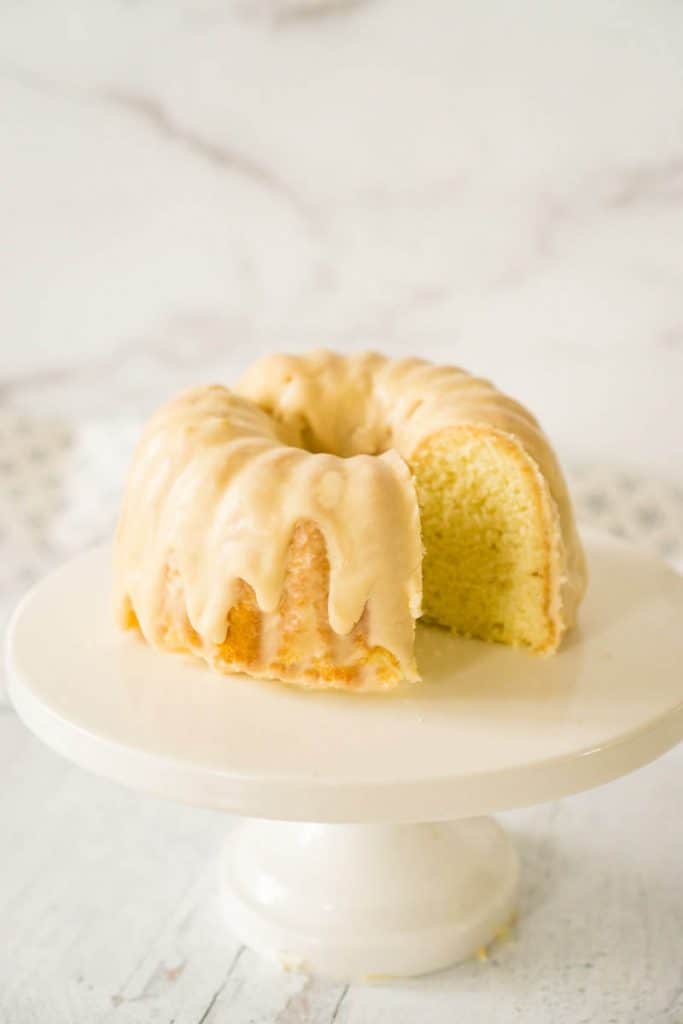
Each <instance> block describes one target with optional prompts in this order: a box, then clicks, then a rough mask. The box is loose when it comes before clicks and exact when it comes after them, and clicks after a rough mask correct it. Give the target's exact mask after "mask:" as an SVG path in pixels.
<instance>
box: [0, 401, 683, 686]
mask: <svg viewBox="0 0 683 1024" xmlns="http://www.w3.org/2000/svg"><path fill="white" fill-rule="evenodd" d="M140 425H141V424H140V423H139V422H137V421H133V420H130V419H123V418H121V419H118V418H114V417H107V418H103V419H95V418H91V419H89V420H86V421H79V422H78V423H75V422H71V421H69V420H67V419H65V418H63V417H57V416H54V417H52V418H43V419H41V418H36V417H27V416H20V415H16V414H13V413H8V414H4V415H2V416H0V633H1V634H4V626H5V623H6V621H7V619H8V617H9V614H10V613H11V610H12V608H13V607H14V605H15V604H16V602H17V600H18V598H19V597H20V596H21V594H22V593H23V592H25V591H26V590H27V589H28V587H29V586H30V585H31V584H32V583H33V582H34V581H35V580H37V579H38V578H39V577H40V576H42V575H43V574H44V573H45V572H47V571H49V570H50V569H51V568H53V567H54V566H56V565H59V563H60V562H63V561H64V560H65V559H67V558H68V557H69V556H71V555H73V554H74V553H76V552H78V551H80V550H82V549H84V548H87V547H89V546H91V545H93V544H96V543H98V542H100V541H104V540H106V539H107V538H108V537H109V536H111V533H112V530H113V527H114V523H115V520H116V514H117V511H118V506H119V501H120V496H121V492H122V487H123V482H124V478H125V473H126V469H127V466H128V464H129V461H130V458H131V454H132V450H133V446H134V444H135V440H136V438H137V436H138V433H139V430H140ZM570 484H571V489H572V494H573V496H574V501H575V504H576V507H577V511H578V516H579V522H580V523H582V524H586V525H591V526H598V527H601V528H602V529H604V530H608V531H610V532H611V533H614V534H616V535H617V536H620V537H625V538H627V539H629V540H632V541H634V542H636V543H638V544H641V545H643V546H644V547H646V548H648V549H649V550H651V551H652V552H654V553H655V554H658V555H660V556H661V557H662V558H665V559H668V560H669V561H670V562H672V563H673V564H674V565H676V566H677V568H678V569H679V570H681V571H683V490H680V489H678V488H676V487H673V486H672V485H671V484H667V483H664V482H661V481H654V480H646V479H642V478H640V477H637V476H634V475H630V474H628V473H623V472H617V471H615V470H612V469H610V468H609V467H606V466H598V465H596V466H584V467H575V468H574V469H573V470H572V471H571V472H570ZM1 686H2V681H1V679H0V690H1ZM1 697H2V694H1V692H0V699H1Z"/></svg>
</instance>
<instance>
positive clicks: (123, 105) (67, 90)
mask: <svg viewBox="0 0 683 1024" xmlns="http://www.w3.org/2000/svg"><path fill="white" fill-rule="evenodd" d="M0 78H2V79H4V80H5V81H9V82H12V83H14V84H16V85H19V86H23V87H24V88H28V89H31V90H32V91H34V92H39V93H41V94H43V95H47V96H53V97H59V98H62V99H68V100H72V101H79V102H83V103H96V104H99V105H100V106H105V107H109V108H112V109H116V110H120V111H123V112H124V113H127V114H128V115H130V116H133V117H135V118H136V119H137V120H138V121H140V122H141V123H143V124H145V125H146V126H147V127H149V128H151V129H152V130H153V131H154V132H155V133H156V135H157V136H158V137H159V138H163V139H166V140H168V141H169V142H171V143H173V144H175V145H178V146H182V147H183V148H184V149H185V150H186V151H187V152H189V153H191V154H192V155H193V156H195V157H196V158H198V159H200V160H202V161H204V163H206V164H208V165H209V166H211V167H213V168H214V169H216V170H218V171H220V172H228V173H229V174H234V175H237V176H238V177H240V178H242V179H243V180H244V181H246V182H248V183H249V184H251V185H253V186H255V187H257V188H260V189H262V190H264V191H266V192H267V193H269V194H270V195H271V196H273V197H274V198H278V199H279V200H280V201H283V202H285V203H286V204H287V205H288V207H289V208H290V210H291V211H292V212H293V213H294V214H295V215H296V216H297V218H298V219H299V221H301V222H302V223H303V224H304V225H305V226H306V227H307V228H308V229H309V230H311V231H313V232H315V233H320V230H321V223H320V218H319V216H318V213H317V211H316V210H315V209H313V207H312V206H311V205H310V204H309V203H307V202H306V201H305V200H304V199H303V198H302V197H301V196H300V195H299V194H298V192H297V191H296V189H294V188H293V186H292V185H291V184H289V183H288V182H287V181H285V180H284V179H283V178H281V177H280V176H279V175H278V174H276V173H275V172H274V171H273V170H272V169H271V168H269V167H268V166H267V165H266V164H263V163H260V162H259V161H258V160H256V159H255V158H253V157H251V156H250V155H249V154H247V153H243V152H242V151H240V150H239V149H237V148H235V147H231V146H228V145H226V144H221V143H218V142H214V141H212V140H210V139H207V138H204V137H203V136H202V135H201V134H200V133H199V132H197V131H193V130H192V129H191V128H189V127H187V126H186V125H182V124H180V123H178V122H176V121H175V120H174V119H173V118H172V117H171V116H170V114H169V112H168V110H167V109H166V107H165V106H164V105H163V103H161V101H159V100H157V99H155V98H153V97H150V96H144V95H141V94H138V93H135V92H131V91H128V90H125V89H119V88H115V87H114V86H110V85H94V86H80V85H76V84H74V83H72V82H62V81H57V80H56V79H53V78H49V77H47V76H46V75H43V74H41V73H40V72H37V71H34V70H31V69H29V68H19V67H16V66H14V65H11V64H8V63H3V64H0Z"/></svg>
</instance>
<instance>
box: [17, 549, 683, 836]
mask: <svg viewBox="0 0 683 1024" xmlns="http://www.w3.org/2000/svg"><path fill="white" fill-rule="evenodd" d="M586 540H587V548H588V556H589V566H590V572H591V583H590V587H589V591H588V595H587V597H586V600H585V602H584V604H583V606H582V608H581V615H580V625H579V626H578V627H577V628H576V629H574V630H573V631H572V633H571V634H570V635H569V636H568V638H567V640H566V642H565V644H564V645H563V648H562V650H561V651H560V653H559V654H558V655H556V656H555V657H550V658H539V657H533V656H531V655H529V654H526V653H525V652H522V651H517V650H512V649H510V648H506V647H500V646H494V645H487V644H482V643H478V642H477V641H471V640H463V639H460V638H458V637H454V636H451V635H450V634H448V633H446V632H445V631H444V630H441V629H438V628H427V627H418V636H417V653H418V664H419V666H420V670H421V672H422V674H423V682H422V683H420V684H416V685H413V686H410V687H409V686H406V687H402V688H400V689H399V690H397V691H395V692H393V693H391V694H387V695H376V696H361V695H352V694H343V693H330V692H326V693H316V692H311V691H303V690H298V689H295V688H292V687H287V686H283V685H281V684H277V683H270V682H259V681H255V680H252V679H248V678H246V677H244V676H238V675H234V676H220V675H217V674H214V673H212V672H210V671H209V670H208V669H206V668H205V667H203V666H202V665H200V664H197V663H194V662H191V661H188V660H185V659H183V658H181V657H175V656H171V655H163V654H159V653H157V652H155V651H153V650H151V649H150V648H149V647H147V646H146V645H145V644H144V643H143V642H141V641H140V640H139V639H137V638H136V637H135V636H133V635H131V634H123V633H121V632H119V630H118V629H117V628H116V627H115V625H114V624H113V622H112V617H111V613H110V607H109V594H110V568H109V563H110V552H109V549H98V550H95V551H91V552H88V553H87V554H85V555H82V556H81V557H79V558H76V559H75V560H74V561H72V562H69V563H68V564H66V565H64V566H63V567H62V568H61V569H59V570H57V571H56V572H54V573H52V575H50V576H48V577H47V578H46V579H44V580H43V581H42V582H40V583H39V584H38V585H37V586H36V587H34V588H33V589H32V590H31V591H30V592H29V593H28V595H27V596H26V597H25V598H24V600H23V601H22V603H21V604H20V606H19V607H18V609H17V611H16V612H15V614H14V617H13V619H12V622H11V625H10V628H9V631H8V646H7V664H8V675H9V686H10V696H11V699H12V701H13V703H14V705H15V707H16V709H17V711H18V713H19V715H20V716H21V717H22V718H23V719H24V721H25V723H26V724H27V726H28V727H29V728H30V729H32V730H33V732H35V733H36V734H37V735H38V736H39V737H40V738H41V739H42V740H44V741H45V742H46V743H47V744H48V745H49V746H51V747H53V748H54V749H55V750H57V751H58V752H59V753H61V754H63V755H64V756H65V757H67V758H70V759H71V760H73V761H75V762H76V763H78V764H80V765H81V766H83V767H84V768H88V769H90V770H92V771H94V772H97V773H99V774H101V775H104V776H108V777H110V778H113V779H116V780H118V781H120V782H123V783H126V784H128V785H131V786H134V787H139V788H141V789H145V790H148V791H150V792H153V793H156V794H158V795H160V796H163V797H168V798H171V799H176V800H182V801H185V802H188V803H193V804H200V805H205V806H209V807H215V808H221V809H224V810H229V811H233V812H236V813H240V814H245V815H249V816H254V817H264V818H268V817H270V818H280V819H283V820H303V821H320V822H347V823H348V822H359V823H360V822H378V823H379V822H409V821H436V820H443V819H449V818H457V817H464V816H469V815H476V814H484V813H489V812H491V811H497V810H504V809H507V808H511V807H519V806H523V805H528V804H532V803H536V802H538V801H542V800H548V799H551V798H554V797H558V796H562V795H565V794H568V793H572V792H577V791H579V790H581V789H586V788H588V787H590V786H595V785H599V784H600V783H603V782H606V781H608V780H610V779H613V778H616V777H617V776H619V775H622V774H624V773H626V772H628V771H631V770H633V769H635V768H638V767H639V766H640V765H642V764H645V763H646V762H648V761H650V760H652V759H654V758H655V757H657V756H658V755H659V754H661V753H663V752H664V751H665V750H667V749H668V748H670V747H672V746H673V745H674V744H675V743H677V742H678V741H679V740H680V739H681V738H683V578H681V577H679V576H678V575H676V574H675V573H674V572H673V571H672V570H671V569H669V568H668V567H667V566H666V565H664V564H663V563H661V562H659V561H658V560H656V559H654V558H652V557H651V556H649V555H647V554H644V553H643V552H641V551H639V550H637V549H634V548H631V547H629V546H627V545H625V544H623V543H621V542H618V541H615V540H613V539H610V538H608V537H605V536H603V535H600V534H596V533H588V534H587V536H586Z"/></svg>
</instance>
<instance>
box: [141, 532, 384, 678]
mask: <svg viewBox="0 0 683 1024" xmlns="http://www.w3.org/2000/svg"><path fill="white" fill-rule="evenodd" d="M329 582H330V566H329V560H328V557H327V550H326V545H325V538H324V537H323V534H322V532H321V530H320V529H319V528H318V527H317V526H316V524H315V523H312V522H310V521H301V522H298V523H297V524H296V526H295V529H294V533H293V535H292V539H291V542H290V544H289V549H288V552H287V559H286V571H285V582H284V587H283V590H282V596H281V598H280V602H279V605H278V608H277V610H276V611H275V612H272V613H263V612H261V611H260V610H259V608H258V605H257V603H256V598H255V596H254V591H253V590H252V588H251V587H250V586H249V585H248V584H247V583H245V582H244V580H240V581H239V587H238V597H237V601H236V602H235V604H234V605H233V606H232V608H231V609H230V612H229V614H228V628H227V634H226V637H225V640H224V642H223V643H221V644H209V643H206V642H205V641H202V638H201V637H200V636H199V634H198V633H197V632H196V631H195V630H194V629H193V628H192V626H191V624H190V620H189V618H188V614H187V608H186V604H185V596H184V594H183V590H182V583H181V581H180V577H179V575H178V574H177V572H174V571H173V570H172V569H171V568H169V570H168V574H167V580H166V586H165V588H164V593H163V598H162V602H161V607H160V608H159V609H158V616H157V619H156V621H157V628H155V630H154V632H153V634H151V635H148V636H145V639H146V640H147V641H148V642H149V643H151V644H153V646H155V647H157V648H159V649H160V650H164V651H170V652H175V653H181V654H191V655H194V656H195V657H199V658H202V659H203V660H204V661H206V662H208V663H209V664H210V665H212V666H213V667H214V668H216V669H218V670H219V671H221V672H241V671H244V672H248V673H249V674H250V675H253V676H259V677H262V678H277V679H282V680H285V681H291V682H296V683H298V684H299V685H304V686H306V685H310V686H315V687H317V688H326V687H330V688H332V687H334V688H337V689H339V688H341V689H349V690H363V689H372V690H381V689H385V688H390V687H392V686H395V685H396V683H397V682H398V681H399V680H400V679H401V672H400V669H399V664H398V661H397V659H396V658H395V657H394V656H393V655H392V654H391V653H390V652H389V651H387V650H386V649H384V648H382V647H372V646H371V645H370V644H369V643H368V640H367V626H368V612H367V610H366V612H365V614H364V615H363V617H362V618H361V620H360V622H358V624H357V625H356V626H355V627H354V628H353V630H352V631H351V633H349V634H348V635H347V636H340V635H339V634H336V633H334V631H333V630H332V629H331V627H330V623H329V617H328V597H329ZM122 625H124V627H126V628H133V629H137V630H138V631H139V632H140V633H142V630H141V629H140V624H139V621H138V618H137V615H136V614H135V609H134V608H133V607H132V606H131V605H129V606H128V609H127V614H126V616H125V618H124V621H123V622H122Z"/></svg>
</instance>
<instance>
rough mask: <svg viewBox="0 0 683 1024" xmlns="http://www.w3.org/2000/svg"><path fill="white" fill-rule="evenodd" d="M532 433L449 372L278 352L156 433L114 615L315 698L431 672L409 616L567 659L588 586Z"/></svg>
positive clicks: (489, 390) (515, 408)
mask: <svg viewBox="0 0 683 1024" xmlns="http://www.w3.org/2000/svg"><path fill="white" fill-rule="evenodd" d="M585 577H586V574H585V563H584V557H583V552H582V548H581V544H580V541H579V538H578V535H577V533H576V528H575V526H574V520H573V515H572V510H571V505H570V501H569V497H568V494H567V489H566V486H565V483H564V480H563V477H562V473H561V471H560V469H559V466H558V464H557V461H556V459H555V456H554V454H553V452H552V450H551V448H550V445H549V443H548V441H547V439H546V437H545V435H544V434H543V433H542V431H541V429H540V428H539V426H538V424H537V422H536V420H535V419H534V418H533V416H531V414H530V413H529V412H527V410H526V409H524V408H523V407H522V406H521V405H519V404H518V403H517V402H514V401H512V400H511V399H509V398H507V397H506V396H504V395H502V394H501V393H500V392H498V391H497V390H496V389H495V388H494V387H493V386H492V385H491V384H489V383H488V382H487V381H483V380H478V379H476V378H474V377H471V376H470V375H469V374H467V373H465V372H464V371H462V370H459V369H456V368H454V367H445V366H435V365H433V364H431V363H428V362H425V361H424V360H420V359H401V360H392V359H387V358H385V357H384V356H381V355H377V354H376V353H364V354H360V355H352V356H341V355H337V354H335V353H332V352H327V351H318V352H313V353H310V354H308V355H305V356H280V355H277V356H270V357H266V358H264V359H261V360H259V361H258V362H257V363H256V364H255V365H254V366H252V367H251V369H250V370H249V371H248V372H247V373H246V375H245V376H244V378H243V379H242V380H241V382H240V383H239V385H238V386H237V388H236V389H235V391H229V390H228V389H226V388H224V387H220V386H212V387H205V388H199V389H196V390H193V391H190V392H188V393H187V394H185V395H182V396H181V397H180V398H177V399H176V400H175V401H173V402H171V403H169V404H168V405H166V406H165V407H164V408H162V409H161V410H160V411H159V412H158V413H157V414H156V415H155V416H154V417H153V418H152V420H151V421H150V423H149V424H148V426H147V428H146V430H145V432H144V435H143V437H142V440H141V442H140V445H139V447H138V450H137V453H136V456H135V459H134V463H133V467H132V470H131V473H130V477H129V481H128V485H127V491H126V498H125V502H124V507H123V511H122V514H121V518H120V521H119V525H118V529H117V536H116V555H115V578H116V591H115V605H116V612H117V617H118V619H119V621H120V623H121V624H122V625H123V626H124V627H126V628H135V629H137V630H139V632H140V633H141V634H142V635H143V636H144V637H145V639H146V640H147V641H148V642H149V643H151V644H153V645H154V646H156V647H158V648H160V649H163V650H169V651H179V652H185V653H192V654H194V655H196V656H198V657H200V658H203V659H204V660H206V661H207V662H209V663H210V664H212V665H214V666H215V667H216V668H218V669H220V670H222V671H225V672H230V671H241V672H246V673H248V674H250V675H254V676H261V677H268V678H276V679H281V680H286V681H288V682H292V683H298V684H301V685H306V686H314V687H339V688H344V689H351V690H365V691H367V690H381V689H388V688H391V687H392V686H395V685H396V684H397V683H398V682H399V681H400V680H401V679H408V680H416V679H418V678H419V676H418V671H417V666H416V664H415V657H414V625H415V620H416V619H417V618H418V617H419V616H420V614H423V615H424V617H425V619H427V620H428V621H431V622H435V623H439V624H441V625H443V626H448V627H450V628H452V629H454V630H455V631H457V632H458V633H461V634H464V635H466V636H473V637H479V638H481V639H483V640H491V641H499V642H502V643H507V644H514V645H519V646H524V647H527V648H530V649H531V650H532V651H537V652H551V651H554V650H556V648H557V647H558V645H559V643H560V640H561V638H562V635H563V633H564V632H565V630H566V629H567V628H568V627H569V626H570V625H571V624H572V622H573V621H574V617H575V613H576V608H577V605H578V603H579V601H580V599H581V596H582V594H583V591H584V588H585Z"/></svg>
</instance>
